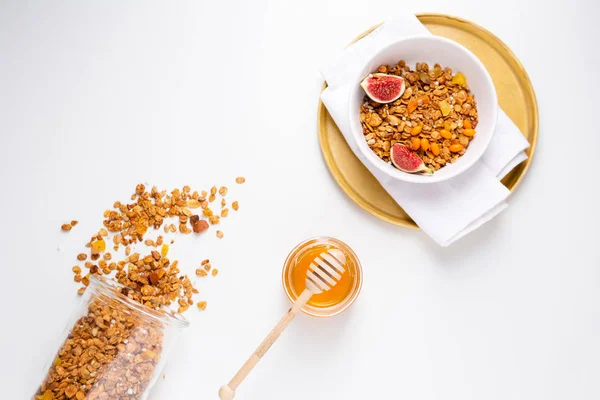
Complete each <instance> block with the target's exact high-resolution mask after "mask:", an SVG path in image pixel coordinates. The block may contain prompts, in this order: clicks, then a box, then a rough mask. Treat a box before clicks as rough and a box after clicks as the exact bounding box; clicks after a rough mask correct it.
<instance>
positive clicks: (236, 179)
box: [235, 176, 246, 185]
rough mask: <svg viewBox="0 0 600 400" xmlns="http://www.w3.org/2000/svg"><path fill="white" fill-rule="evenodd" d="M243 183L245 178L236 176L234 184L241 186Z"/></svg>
mask: <svg viewBox="0 0 600 400" xmlns="http://www.w3.org/2000/svg"><path fill="white" fill-rule="evenodd" d="M244 182H246V178H244V177H243V176H238V177H237V178H235V183H237V184H240V185H241V184H242V183H244Z"/></svg>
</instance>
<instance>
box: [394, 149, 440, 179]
mask: <svg viewBox="0 0 600 400" xmlns="http://www.w3.org/2000/svg"><path fill="white" fill-rule="evenodd" d="M390 159H391V160H392V164H394V166H395V167H396V168H398V169H399V170H401V171H404V172H408V173H409V174H414V173H416V172H424V173H426V174H432V173H433V171H432V170H431V169H429V168H427V167H426V166H425V164H424V163H423V160H421V157H419V156H418V155H417V153H415V152H413V151H411V150H410V149H409V148H408V147H406V146H404V145H402V144H400V143H396V144H395V145H393V146H392V148H391V149H390Z"/></svg>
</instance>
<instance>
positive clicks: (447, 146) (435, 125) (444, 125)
mask: <svg viewBox="0 0 600 400" xmlns="http://www.w3.org/2000/svg"><path fill="white" fill-rule="evenodd" d="M376 72H377V73H380V74H388V75H395V76H401V77H402V78H404V80H405V85H406V88H405V90H404V93H403V94H402V95H401V97H400V98H398V99H397V100H395V101H393V102H391V103H388V104H382V103H378V102H376V101H373V100H371V99H370V98H369V97H368V96H365V98H364V102H363V105H362V106H361V109H360V121H361V124H362V127H363V133H364V135H365V140H366V141H367V144H368V145H369V147H370V148H371V149H372V150H373V152H374V153H375V154H376V155H377V156H378V157H379V158H381V159H382V160H383V161H386V162H390V149H391V147H392V146H394V144H396V143H400V144H403V145H404V146H406V147H407V148H408V149H410V150H412V151H413V152H415V153H416V154H417V155H418V156H419V157H420V158H421V159H422V160H423V163H424V164H425V166H426V167H428V168H430V169H431V170H434V171H436V170H438V169H440V168H442V167H443V166H445V165H446V164H447V163H454V162H455V161H456V160H458V158H459V157H460V156H462V155H463V154H464V153H465V151H466V150H467V148H468V146H469V143H470V142H471V140H472V139H473V137H474V136H475V128H476V127H477V122H478V121H477V118H478V116H477V103H476V101H475V98H474V97H473V94H472V93H471V91H470V90H469V87H468V86H467V81H466V78H465V76H464V75H463V74H462V73H460V72H459V73H456V74H453V73H452V70H451V69H450V68H443V69H442V67H441V66H440V65H439V64H435V65H434V66H433V67H432V68H430V67H429V65H428V64H427V63H417V65H416V68H415V70H412V69H411V68H410V67H409V66H408V65H406V63H405V62H404V61H403V60H401V61H399V62H398V64H397V65H382V66H380V67H379V68H378V70H377V71H376Z"/></svg>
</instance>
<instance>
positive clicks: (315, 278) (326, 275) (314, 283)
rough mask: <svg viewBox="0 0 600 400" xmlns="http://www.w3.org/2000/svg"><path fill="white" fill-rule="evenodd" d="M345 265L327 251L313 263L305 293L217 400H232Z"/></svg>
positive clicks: (334, 251)
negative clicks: (308, 304) (270, 350)
mask: <svg viewBox="0 0 600 400" xmlns="http://www.w3.org/2000/svg"><path fill="white" fill-rule="evenodd" d="M345 263H346V256H345V255H344V253H343V252H342V251H341V250H338V249H330V250H327V251H325V252H323V253H321V254H319V255H318V256H317V257H316V258H315V259H314V260H313V262H312V263H311V264H310V266H309V267H308V272H307V274H306V289H304V291H303V292H302V293H301V294H300V296H298V298H297V299H296V301H295V302H294V304H293V305H292V307H291V308H290V309H289V311H288V312H287V313H286V314H285V315H284V316H283V318H281V320H279V322H278V323H277V325H275V328H273V330H272V331H271V332H270V333H269V334H268V335H267V337H266V338H265V340H263V341H262V343H261V344H260V346H258V348H257V349H256V351H255V352H254V354H252V355H251V356H250V358H249V359H248V361H246V362H245V363H244V365H242V368H240V370H239V371H238V372H237V374H235V376H234V377H233V378H232V379H231V381H229V383H228V384H227V385H225V386H223V387H222V388H221V389H220V390H219V397H220V398H221V400H232V399H233V398H234V397H235V390H236V389H237V388H238V387H239V386H240V385H241V383H242V382H243V381H244V379H245V378H246V377H247V376H248V374H249V373H250V371H252V369H253V368H254V367H255V366H256V364H258V362H259V361H260V359H261V358H262V357H263V356H264V355H265V353H266V352H267V351H268V350H269V349H270V348H271V346H272V345H273V343H275V341H276V340H277V339H278V338H279V336H280V335H281V333H282V332H283V330H284V329H285V328H287V326H288V325H289V324H290V322H292V320H293V319H294V317H295V316H296V314H297V313H298V311H300V310H301V309H302V307H304V305H305V304H306V303H307V302H308V300H309V299H310V298H311V297H312V295H313V294H319V293H323V292H326V291H328V290H329V289H331V288H332V287H334V286H335V285H336V284H337V283H338V281H339V280H340V279H341V278H342V275H343V274H344V272H345V271H346V270H345V268H344V264H345Z"/></svg>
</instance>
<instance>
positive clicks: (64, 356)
mask: <svg viewBox="0 0 600 400" xmlns="http://www.w3.org/2000/svg"><path fill="white" fill-rule="evenodd" d="M117 288H121V285H120V284H118V283H116V282H113V281H110V280H107V279H105V278H102V277H99V276H95V275H94V276H92V277H91V278H90V285H89V287H88V289H87V290H86V293H85V295H84V297H83V298H82V300H81V303H80V306H79V307H78V308H77V309H76V311H75V312H74V313H73V315H72V317H71V320H70V323H69V324H68V328H67V329H66V330H65V332H64V334H63V337H62V338H61V345H60V348H59V350H58V352H57V353H56V355H55V356H54V357H53V358H52V360H51V361H50V362H49V363H48V365H47V367H46V368H45V371H46V372H45V377H44V378H43V380H42V383H41V384H40V385H39V387H38V388H36V391H35V394H34V395H33V397H32V399H35V400H62V399H77V400H82V399H86V400H87V399H89V400H92V399H103V400H104V399H106V400H108V399H111V400H112V399H116V400H143V399H146V398H147V396H148V394H149V392H150V390H151V388H152V386H153V385H154V383H155V382H156V380H157V379H158V377H159V376H160V373H161V371H162V369H163V366H164V363H165V361H166V359H167V355H168V352H169V350H170V347H171V345H172V344H173V343H174V342H175V341H176V339H177V337H178V336H179V334H180V333H181V331H182V330H183V329H185V328H186V327H187V326H188V325H189V323H188V322H187V321H186V320H185V319H184V318H183V317H182V316H181V315H180V314H177V313H174V312H172V311H170V310H168V309H164V310H163V309H161V310H158V311H157V310H153V309H151V308H149V307H146V306H144V305H142V304H140V303H138V302H136V301H134V300H132V299H130V298H128V297H126V296H124V295H123V294H121V293H119V290H117Z"/></svg>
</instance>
